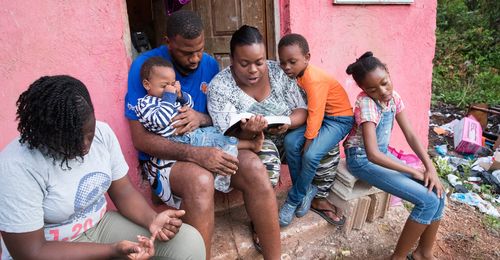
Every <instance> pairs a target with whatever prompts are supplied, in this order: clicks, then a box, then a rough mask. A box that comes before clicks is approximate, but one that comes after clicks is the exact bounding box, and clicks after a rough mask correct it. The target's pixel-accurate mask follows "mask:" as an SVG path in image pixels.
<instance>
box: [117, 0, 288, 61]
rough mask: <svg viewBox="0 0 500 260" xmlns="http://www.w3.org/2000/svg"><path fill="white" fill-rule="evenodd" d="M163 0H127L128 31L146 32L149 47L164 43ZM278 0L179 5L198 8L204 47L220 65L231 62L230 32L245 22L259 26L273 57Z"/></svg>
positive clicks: (203, 0)
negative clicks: (203, 32) (202, 29)
mask: <svg viewBox="0 0 500 260" xmlns="http://www.w3.org/2000/svg"><path fill="white" fill-rule="evenodd" d="M165 1H166V0H149V1H144V0H126V2H127V12H128V16H129V25H130V32H131V34H132V37H134V34H135V36H136V38H137V36H139V37H140V35H141V34H137V32H142V35H145V36H147V39H148V40H149V44H150V47H151V48H155V47H158V46H159V45H161V44H163V43H164V36H165V35H166V24H167V22H168V16H167V12H166V8H165ZM276 2H277V0H252V1H248V0H229V1H228V0H192V1H191V2H190V3H189V4H187V5H185V6H183V7H182V9H186V10H193V11H195V12H197V13H198V14H199V15H200V16H201V19H202V21H203V25H204V29H205V30H204V31H205V51H206V52H207V53H209V54H210V55H212V56H214V58H215V59H216V60H217V62H218V63H219V66H220V68H221V69H222V68H225V67H226V66H228V65H229V64H230V59H229V41H230V39H231V35H232V34H233V32H234V31H236V30H237V29H238V28H239V27H240V26H242V25H244V24H248V25H252V26H255V27H257V28H259V30H260V32H261V33H262V36H263V37H264V43H265V44H266V46H267V58H268V59H273V60H275V59H276V31H279V30H277V29H276V21H279V19H278V18H277V17H276V16H277V12H275V7H276V6H277V3H276Z"/></svg>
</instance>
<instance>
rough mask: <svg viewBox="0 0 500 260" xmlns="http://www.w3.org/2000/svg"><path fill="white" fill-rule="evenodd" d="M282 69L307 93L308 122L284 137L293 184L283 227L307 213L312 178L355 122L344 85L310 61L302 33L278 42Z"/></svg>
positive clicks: (283, 209) (282, 214)
mask: <svg viewBox="0 0 500 260" xmlns="http://www.w3.org/2000/svg"><path fill="white" fill-rule="evenodd" d="M278 52H279V58H280V65H281V68H282V69H283V70H284V71H285V73H286V74H287V75H288V76H289V77H291V78H296V79H297V83H298V84H299V86H300V87H301V88H302V89H303V90H304V91H305V92H306V95H307V103H308V104H307V112H308V116H307V123H306V125H305V126H302V127H299V128H297V129H295V130H293V131H291V132H290V133H288V134H287V136H286V137H285V143H284V144H285V153H286V158H287V161H288V166H289V169H290V175H291V177H292V183H293V186H292V188H291V190H290V192H289V193H288V197H287V200H286V201H285V203H284V204H283V206H282V207H281V209H280V213H279V219H280V225H281V226H287V225H289V224H290V222H291V221H292V219H293V216H294V215H296V216H297V217H302V216H304V215H305V214H306V213H307V211H309V208H310V207H311V202H312V200H313V198H314V196H315V195H316V193H317V191H318V189H317V188H316V187H315V186H313V185H312V184H311V183H312V180H313V178H314V175H315V173H316V170H317V168H318V165H319V163H320V160H321V159H322V158H323V157H324V156H325V155H326V154H327V153H328V152H329V151H330V150H331V149H332V148H334V147H335V146H336V145H337V144H338V143H339V142H340V141H341V140H342V139H343V138H344V137H345V136H346V135H347V134H348V133H349V131H350V130H351V128H352V125H353V123H354V118H353V112H352V107H351V104H350V102H349V98H348V96H347V93H346V92H345V90H344V88H343V87H342V86H341V85H340V84H339V83H338V82H337V81H336V80H335V79H334V78H332V77H330V76H329V75H328V74H326V73H325V72H324V71H322V70H321V69H319V68H317V67H315V66H312V65H310V64H309V60H310V58H311V54H310V53H309V46H308V44H307V41H306V39H305V38H304V37H303V36H302V35H299V34H288V35H286V36H284V37H283V38H282V39H281V40H280V42H279V44H278ZM324 211H331V210H323V211H319V210H318V211H317V212H318V213H319V214H320V215H321V216H322V217H323V218H325V219H327V220H329V222H330V223H332V222H333V223H334V224H339V225H341V224H343V219H339V220H338V221H332V219H331V217H329V216H326V215H325V212H324Z"/></svg>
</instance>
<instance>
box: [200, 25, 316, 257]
mask: <svg viewBox="0 0 500 260" xmlns="http://www.w3.org/2000/svg"><path fill="white" fill-rule="evenodd" d="M230 46H231V66H230V67H228V68H226V69H224V70H223V71H221V72H220V73H219V74H217V75H216V76H215V77H214V78H213V79H212V81H211V82H210V85H209V88H208V95H207V98H208V112H209V113H210V116H211V117H212V121H213V124H214V126H215V127H217V128H219V130H221V131H224V130H226V128H228V127H229V125H230V120H231V115H233V114H238V113H243V112H249V113H253V114H255V116H252V117H251V118H250V119H248V120H245V119H243V120H242V124H241V131H240V132H239V133H238V134H237V137H238V138H240V139H253V138H255V137H257V136H259V135H261V134H262V132H263V131H264V130H265V129H266V128H267V121H266V120H265V119H264V117H263V116H269V115H276V116H288V117H290V122H291V124H290V125H286V124H285V125H281V126H280V127H278V128H274V129H271V130H269V131H268V132H269V134H274V135H281V134H283V133H285V132H286V131H287V129H289V128H297V127H299V126H301V125H302V124H304V123H305V120H306V117H307V111H306V104H305V102H304V100H303V98H302V96H301V92H300V91H299V88H298V86H297V84H296V82H295V81H294V80H292V79H290V78H289V77H288V76H287V75H286V74H285V73H284V72H283V71H282V70H281V68H280V67H279V65H278V63H276V62H274V61H268V60H266V46H265V45H264V43H263V39H262V35H261V34H260V32H259V31H258V30H257V28H255V27H251V26H247V25H244V26H242V27H241V28H240V29H238V30H237V31H236V32H235V33H234V34H233V36H232V38H231V43H230ZM269 134H268V135H266V140H265V141H264V144H263V147H262V149H261V151H260V152H259V153H258V154H256V153H254V152H253V151H251V150H240V151H239V156H238V160H239V168H241V167H242V166H243V165H245V164H248V162H249V160H251V159H252V158H254V159H257V160H258V158H257V156H259V157H260V161H262V162H263V164H264V165H265V168H264V167H263V168H264V171H263V172H262V175H261V174H260V173H256V172H248V173H244V174H240V171H238V173H237V174H235V175H233V176H232V177H231V178H232V181H231V184H232V185H233V187H234V188H236V189H245V188H251V189H256V188H260V187H258V185H265V186H266V187H267V186H268V187H271V183H272V185H273V186H274V185H276V184H277V182H278V178H279V169H280V165H281V161H280V159H279V153H278V151H277V148H276V145H275V144H274V143H273V141H272V140H271V139H270V135H269ZM266 172H267V174H268V175H269V176H266ZM245 174H246V175H247V176H245ZM257 177H259V178H265V179H264V181H263V183H260V184H254V183H252V181H253V179H255V178H257ZM269 178H270V179H271V182H269ZM271 191H272V189H271ZM271 194H272V198H271V201H270V202H269V203H272V204H270V205H268V206H264V203H263V202H261V201H255V200H249V201H245V205H246V208H247V211H248V214H249V216H250V219H251V220H252V222H253V223H255V229H256V231H257V234H258V236H259V238H260V241H261V242H262V247H263V254H264V258H266V259H276V257H278V258H279V254H278V255H276V253H279V251H278V250H276V249H279V242H280V237H279V236H280V235H279V226H278V214H277V213H278V209H277V205H276V199H275V195H274V192H271ZM252 204H256V205H255V206H257V208H259V210H254V209H257V208H252V206H251V205H252ZM259 204H260V205H259ZM264 222H265V223H264ZM261 223H264V224H261ZM266 225H267V226H266ZM266 227H272V229H271V228H266ZM269 241H271V242H269ZM256 247H257V248H258V244H256ZM266 256H268V257H266Z"/></svg>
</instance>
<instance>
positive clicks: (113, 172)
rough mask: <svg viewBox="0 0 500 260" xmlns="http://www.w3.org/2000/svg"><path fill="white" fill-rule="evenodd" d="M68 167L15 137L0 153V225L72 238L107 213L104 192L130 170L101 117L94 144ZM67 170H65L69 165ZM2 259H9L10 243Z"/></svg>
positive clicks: (55, 237)
mask: <svg viewBox="0 0 500 260" xmlns="http://www.w3.org/2000/svg"><path fill="white" fill-rule="evenodd" d="M69 167H71V169H70V170H69V169H66V165H65V164H63V168H61V162H60V161H55V162H54V160H53V159H52V158H50V157H46V156H44V155H42V153H40V152H39V151H38V150H36V149H34V150H30V149H28V147H27V145H24V144H20V143H19V138H16V139H15V140H13V141H12V142H11V143H10V144H9V145H8V146H7V147H6V148H5V149H4V150H3V151H2V152H1V153H0V180H1V181H0V230H1V231H5V232H11V233H24V232H31V231H35V230H38V229H40V228H43V229H44V233H45V238H46V239H47V240H58V241H72V240H74V239H76V238H78V237H79V236H80V235H81V234H82V233H83V232H85V231H86V230H88V229H89V228H91V227H93V226H94V225H96V224H97V223H98V222H99V220H100V219H101V218H102V216H103V215H104V213H105V212H106V198H105V196H104V194H105V193H106V191H107V190H108V188H109V187H110V185H111V182H112V181H115V180H118V179H120V178H122V177H124V176H125V175H126V174H127V171H128V165H127V163H126V162H125V159H124V157H123V154H122V151H121V149H120V144H119V143H118V140H117V138H116V136H115V134H114V133H113V130H111V128H110V127H109V126H108V125H107V124H106V123H103V122H99V121H97V122H96V130H95V136H94V140H93V141H92V146H91V148H90V151H89V153H88V154H87V155H85V156H84V158H83V162H82V161H81V159H73V160H70V161H69ZM65 169H66V170H65ZM2 247H3V249H4V250H2V256H3V257H2V259H9V258H10V256H9V255H8V252H7V250H5V245H3V242H2Z"/></svg>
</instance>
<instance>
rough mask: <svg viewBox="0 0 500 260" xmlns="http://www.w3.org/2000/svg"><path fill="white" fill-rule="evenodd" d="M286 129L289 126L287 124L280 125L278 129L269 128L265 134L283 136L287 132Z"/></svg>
mask: <svg viewBox="0 0 500 260" xmlns="http://www.w3.org/2000/svg"><path fill="white" fill-rule="evenodd" d="M288 128H290V125H288V124H282V125H280V126H278V127H271V128H268V129H267V130H266V132H267V133H269V134H272V135H280V134H284V133H285V132H286V131H288Z"/></svg>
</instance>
